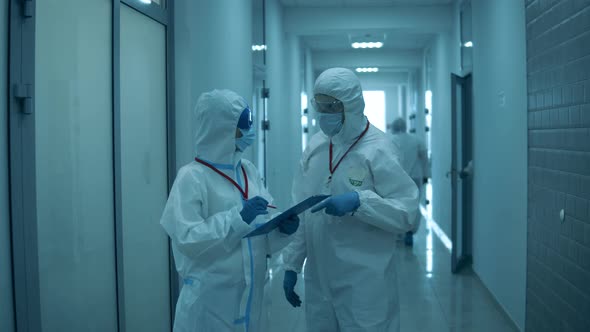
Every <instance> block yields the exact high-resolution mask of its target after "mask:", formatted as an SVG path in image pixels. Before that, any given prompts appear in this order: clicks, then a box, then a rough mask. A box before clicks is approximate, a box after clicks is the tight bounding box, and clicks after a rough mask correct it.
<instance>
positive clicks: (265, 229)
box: [244, 195, 330, 238]
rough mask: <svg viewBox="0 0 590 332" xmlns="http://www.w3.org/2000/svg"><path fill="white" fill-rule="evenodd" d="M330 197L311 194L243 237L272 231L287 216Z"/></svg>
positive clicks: (300, 211)
mask: <svg viewBox="0 0 590 332" xmlns="http://www.w3.org/2000/svg"><path fill="white" fill-rule="evenodd" d="M328 197H330V195H316V196H311V197H309V198H307V199H306V200H304V201H303V202H301V203H299V204H297V205H295V206H293V207H291V208H289V209H288V210H287V211H285V212H283V213H281V214H279V215H278V216H276V217H274V218H272V219H271V220H270V221H269V222H267V223H265V224H263V225H261V226H260V227H258V228H256V229H255V230H253V231H251V232H250V233H248V234H246V235H245V236H244V237H245V238H246V237H252V236H257V235H264V234H267V233H269V232H270V231H272V230H273V229H275V228H277V227H279V224H280V223H281V222H282V221H284V220H286V219H289V217H291V216H293V215H298V214H300V213H302V212H304V211H305V210H307V209H309V208H311V207H313V206H314V205H316V204H318V203H319V202H321V201H323V200H325V199H326V198H328Z"/></svg>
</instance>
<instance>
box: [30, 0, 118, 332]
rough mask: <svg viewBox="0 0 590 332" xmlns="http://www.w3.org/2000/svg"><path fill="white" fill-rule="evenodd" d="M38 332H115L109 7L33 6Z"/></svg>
mask: <svg viewBox="0 0 590 332" xmlns="http://www.w3.org/2000/svg"><path fill="white" fill-rule="evenodd" d="M36 5H37V8H36V36H35V45H36V53H35V54H36V56H35V68H36V69H35V76H36V84H35V116H36V127H35V137H36V177H37V197H36V198H37V216H38V217H37V223H38V225H37V228H38V251H39V280H40V285H39V287H40V297H41V323H42V326H43V331H97V332H99V331H100V332H103V331H116V330H117V295H116V272H115V234H114V221H113V220H114V203H113V202H114V197H113V132H112V121H113V118H112V113H113V112H112V78H113V77H112V60H111V59H112V53H111V52H112V1H110V0H97V1H79V0H60V1H36Z"/></svg>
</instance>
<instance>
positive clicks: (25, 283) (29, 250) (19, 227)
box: [7, 0, 179, 332]
mask: <svg viewBox="0 0 590 332" xmlns="http://www.w3.org/2000/svg"><path fill="white" fill-rule="evenodd" d="M111 1H112V80H113V81H112V89H113V91H112V98H113V99H112V112H113V124H112V126H113V169H114V176H113V182H114V208H115V218H114V224H113V227H114V230H115V243H116V248H115V253H116V257H115V264H116V265H115V266H116V274H117V275H116V283H117V285H116V288H117V304H116V305H117V314H118V330H119V331H125V307H124V302H125V301H124V294H125V292H124V283H123V280H124V276H123V251H122V248H123V236H122V229H123V228H122V226H123V225H122V202H121V198H122V197H121V193H122V190H121V109H120V37H119V36H120V8H121V7H120V6H121V4H122V3H123V4H125V5H128V6H129V7H131V8H133V9H135V10H137V11H138V12H140V13H142V14H144V15H146V16H148V17H150V18H152V19H154V20H155V21H157V22H159V23H161V24H163V25H164V26H165V27H166V43H167V44H166V71H167V73H166V79H167V88H166V90H167V91H166V99H167V101H166V103H167V115H166V119H167V123H166V126H167V158H168V160H167V168H168V169H167V182H168V191H170V189H171V188H172V184H173V182H174V178H175V176H176V136H175V133H176V130H175V119H176V116H175V80H174V79H175V66H174V59H175V53H174V24H173V23H174V0H166V3H165V5H166V7H165V8H162V7H160V6H159V5H156V4H144V3H142V2H141V1H140V0H111ZM36 2H37V0H9V8H8V10H9V23H8V24H9V56H8V64H9V65H8V68H9V70H8V86H9V91H8V92H9V98H8V102H7V103H8V124H9V137H8V144H9V177H10V190H9V198H10V220H9V222H10V227H11V242H12V243H11V245H12V261H13V288H14V305H15V306H14V310H15V326H16V331H18V332H37V331H42V324H41V302H40V279H39V257H38V238H37V204H36V197H37V192H36V146H35V139H36V133H35V23H36ZM168 250H169V260H170V266H169V274H170V285H169V287H170V317H171V320H170V329H171V330H172V325H173V321H174V312H175V306H176V299H177V298H178V294H179V280H178V274H177V272H176V268H175V266H174V259H173V256H172V249H171V247H170V241H169V249H168ZM15 262H19V264H15Z"/></svg>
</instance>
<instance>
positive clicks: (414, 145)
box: [392, 118, 429, 246]
mask: <svg viewBox="0 0 590 332" xmlns="http://www.w3.org/2000/svg"><path fill="white" fill-rule="evenodd" d="M407 130H408V129H407V125H406V121H405V120H404V119H403V118H397V119H396V120H395V121H393V124H392V131H393V137H392V140H393V142H394V144H395V145H396V146H397V148H398V149H399V152H400V163H401V165H402V167H403V168H404V170H405V171H406V173H408V175H409V176H410V177H411V178H412V180H414V182H415V183H416V186H418V190H419V191H420V199H421V200H422V197H423V194H424V190H423V189H424V183H426V181H427V180H428V175H429V167H428V150H427V149H426V145H425V144H424V142H423V141H422V140H421V139H420V137H418V135H415V134H409V133H408V132H407ZM421 218H422V215H421V214H420V213H418V214H417V215H416V221H415V223H414V224H415V225H416V227H415V228H414V229H413V230H411V231H409V232H407V233H406V235H405V238H404V242H405V244H406V245H407V246H413V245H414V233H416V231H417V230H418V228H419V227H420V219H421Z"/></svg>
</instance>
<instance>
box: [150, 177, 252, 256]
mask: <svg viewBox="0 0 590 332" xmlns="http://www.w3.org/2000/svg"><path fill="white" fill-rule="evenodd" d="M204 194H206V193H203V190H202V183H201V181H200V179H199V178H198V176H195V175H194V174H191V173H190V172H189V171H186V170H181V171H180V172H179V174H178V176H177V177H176V180H175V181H174V185H173V187H172V190H171V192H170V196H169V197H168V202H167V203H166V207H165V208H164V212H163V214H162V218H161V220H160V224H161V225H162V227H164V229H165V230H166V232H167V233H168V235H169V236H170V238H171V239H172V241H173V242H174V243H175V244H176V245H177V247H178V249H179V250H180V252H182V253H183V254H184V255H185V256H187V257H191V258H197V257H198V256H200V255H203V254H205V253H206V252H207V251H208V250H209V249H211V248H213V247H218V246H222V247H223V248H224V249H225V250H227V251H231V250H232V249H233V248H235V247H236V246H238V245H239V244H240V242H241V240H242V237H243V236H244V235H246V234H247V233H248V232H250V231H251V230H252V229H253V228H252V226H250V225H248V224H247V223H245V222H244V221H243V220H242V217H241V215H240V213H239V212H240V208H241V207H240V206H236V207H233V208H231V209H229V210H227V211H222V212H219V213H216V214H213V215H210V216H208V215H205V211H203V201H204V197H203V195H204Z"/></svg>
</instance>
